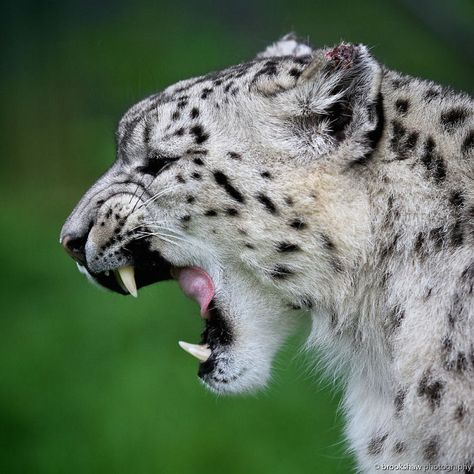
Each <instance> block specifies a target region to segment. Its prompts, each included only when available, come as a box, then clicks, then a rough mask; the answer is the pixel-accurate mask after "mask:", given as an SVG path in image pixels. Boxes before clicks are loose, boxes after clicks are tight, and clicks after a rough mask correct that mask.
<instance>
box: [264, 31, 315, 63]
mask: <svg viewBox="0 0 474 474" xmlns="http://www.w3.org/2000/svg"><path fill="white" fill-rule="evenodd" d="M312 52H313V48H312V47H311V46H310V45H309V44H307V43H304V42H302V41H300V40H299V39H298V38H297V37H296V35H295V34H294V33H288V34H286V35H285V36H283V38H281V39H279V40H278V41H277V42H276V43H273V44H271V45H270V46H268V47H267V49H266V50H265V51H262V52H261V53H258V54H257V58H258V59H262V58H272V57H278V56H295V57H299V56H307V55H309V54H311V53H312Z"/></svg>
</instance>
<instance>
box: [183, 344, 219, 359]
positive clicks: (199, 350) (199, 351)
mask: <svg viewBox="0 0 474 474" xmlns="http://www.w3.org/2000/svg"><path fill="white" fill-rule="evenodd" d="M178 344H179V347H181V349H183V350H185V351H186V352H187V353H188V354H191V355H192V356H194V357H196V358H197V359H199V360H200V361H201V362H206V360H207V359H209V357H210V355H211V349H209V347H208V346H207V345H202V346H201V345H198V344H189V342H184V341H179V342H178Z"/></svg>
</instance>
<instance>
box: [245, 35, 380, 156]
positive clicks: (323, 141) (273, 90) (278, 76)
mask: <svg viewBox="0 0 474 474" xmlns="http://www.w3.org/2000/svg"><path fill="white" fill-rule="evenodd" d="M302 59H303V58H300V59H298V60H292V59H291V58H289V59H285V60H283V59H282V60H281V62H280V63H279V65H278V70H277V72H276V73H275V74H272V75H268V74H266V75H262V77H260V76H259V77H258V79H257V80H256V81H255V82H254V84H253V90H254V91H255V92H256V93H259V94H262V95H263V96H265V97H266V98H267V102H266V105H267V106H268V109H267V110H268V112H267V113H268V114H272V115H273V117H272V118H271V119H270V123H271V126H272V128H273V130H274V133H273V135H274V136H273V137H272V140H278V142H279V145H280V144H283V145H284V147H285V148H287V149H288V151H289V152H290V154H294V153H295V152H296V153H297V154H298V155H299V156H305V157H308V156H311V157H315V156H317V157H319V156H321V155H325V154H328V153H330V152H334V151H336V150H337V151H338V152H339V151H341V152H343V151H344V149H346V150H347V154H348V156H350V157H351V159H352V160H361V159H362V158H363V157H364V156H366V155H367V153H370V151H371V150H372V149H373V148H374V146H375V142H376V141H378V139H379V138H380V135H381V131H382V128H383V107H382V104H381V95H380V84H381V76H382V72H381V67H380V65H379V64H378V63H377V62H376V61H375V60H374V59H373V57H372V56H371V55H370V53H369V51H368V49H367V48H366V47H365V46H363V45H357V46H356V45H350V44H341V45H339V46H337V47H335V48H331V49H326V50H318V51H315V52H314V53H313V54H312V56H311V57H310V58H304V61H302ZM296 69H297V72H298V74H296V73H295V70H296ZM290 76H293V77H290ZM275 115H277V116H275ZM267 120H268V116H267ZM276 134H278V136H276ZM339 154H340V153H339Z"/></svg>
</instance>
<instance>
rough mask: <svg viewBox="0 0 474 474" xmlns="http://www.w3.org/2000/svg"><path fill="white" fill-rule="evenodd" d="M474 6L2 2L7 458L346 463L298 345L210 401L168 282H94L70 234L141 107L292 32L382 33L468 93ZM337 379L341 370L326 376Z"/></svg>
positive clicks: (41, 466) (253, 467) (335, 469)
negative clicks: (126, 120)
mask: <svg viewBox="0 0 474 474" xmlns="http://www.w3.org/2000/svg"><path fill="white" fill-rule="evenodd" d="M473 4H474V2H472V1H471V0H453V1H449V2H446V1H441V0H440V1H426V0H424V1H421V0H420V1H415V0H414V1H409V0H403V1H402V0H398V1H396V0H391V1H378V0H372V1H353V2H341V1H337V0H333V1H330V2H328V1H315V0H312V1H306V2H303V1H301V0H293V1H292V2H291V3H290V2H283V1H281V0H276V1H273V2H268V3H264V2H261V1H249V0H246V1H238V0H234V1H232V2H230V1H229V2H213V1H211V0H203V1H200V2H192V1H190V0H188V1H175V2H169V3H165V2H150V3H147V2H143V1H134V2H122V1H117V2H112V1H104V2H100V1H96V2H94V1H92V0H83V1H81V2H79V1H77V2H71V1H62V2H59V1H54V2H53V1H49V2H48V1H43V2H41V1H36V2H35V1H16V2H10V3H9V2H7V3H4V4H3V6H2V15H1V20H0V21H1V28H0V35H1V37H0V44H1V48H2V54H1V57H0V63H1V65H2V74H1V77H0V85H1V91H2V107H1V128H0V130H1V132H0V133H1V137H0V138H1V140H0V156H1V164H0V171H1V174H0V202H1V221H0V222H1V229H0V256H1V267H2V272H1V277H0V278H1V286H0V288H1V290H0V291H1V292H2V294H1V299H2V306H1V315H0V473H6V474H13V473H28V474H29V473H48V474H49V473H68V474H75V473H81V474H84V473H108V472H110V473H124V474H125V473H126V474H131V473H139V474H141V473H187V472H192V473H206V474H212V473H222V472H225V473H245V474H252V473H272V474H278V473H282V474H283V473H345V472H348V471H350V470H351V468H352V467H353V461H352V460H351V458H350V456H347V455H346V454H345V446H344V443H343V435H342V428H341V426H342V421H343V420H342V415H341V413H340V412H339V411H338V403H339V400H340V397H339V393H338V391H337V390H336V389H334V388H333V387H332V385H331V383H330V382H328V380H327V379H324V378H322V377H321V374H320V373H319V372H318V371H317V370H316V369H314V367H315V360H316V358H315V357H313V356H304V355H302V354H301V353H300V351H299V349H298V346H299V345H301V342H302V341H303V340H304V336H305V334H304V332H302V333H301V334H299V335H297V336H295V338H293V339H292V341H290V343H289V344H288V345H287V346H286V347H285V348H284V350H283V351H282V352H281V353H280V354H279V356H278V359H277V361H276V364H275V375H274V378H273V381H272V384H271V386H270V388H269V389H268V390H267V391H265V392H263V393H259V394H257V395H250V396H239V397H216V396H215V395H212V394H210V393H208V392H207V391H205V389H204V388H203V387H202V386H201V385H200V383H199V381H198V379H197V377H196V370H197V363H196V362H195V361H194V360H193V359H191V358H190V357H189V356H187V355H186V354H185V353H184V352H182V351H181V350H180V349H179V348H178V346H177V341H178V339H184V340H187V341H191V342H192V341H195V340H197V337H198V334H199V332H200V329H201V323H200V320H199V318H198V311H197V308H196V306H195V305H194V303H192V302H190V301H187V300H186V299H185V298H184V297H183V296H182V295H181V293H180V291H179V290H178V288H177V286H176V284H175V283H173V282H168V283H164V284H161V285H160V286H152V287H148V288H146V289H144V290H142V291H141V292H140V297H139V299H138V300H133V301H132V300H131V298H124V297H121V296H119V295H113V294H107V293H105V292H102V291H100V290H98V289H96V288H94V287H93V286H91V285H89V284H88V283H87V282H86V280H85V278H83V277H82V276H81V275H80V274H79V273H78V272H77V271H76V269H75V266H74V264H73V262H72V261H71V260H70V259H69V258H68V257H67V256H66V255H65V253H64V252H63V251H62V250H61V248H60V246H59V244H58V236H59V230H60V228H61V225H62V223H63V221H64V219H65V218H66V216H67V215H68V213H69V211H70V210H71V209H72V207H73V206H74V204H75V203H76V202H77V200H78V199H79V197H80V196H81V194H82V193H83V192H84V191H85V190H86V189H87V187H88V186H89V185H90V184H92V182H93V181H94V180H95V179H96V178H97V177H98V175H99V174H100V173H101V172H103V171H104V169H105V168H106V167H107V166H108V165H109V164H110V163H111V162H112V160H113V158H114V140H113V133H114V127H115V124H116V122H117V120H118V118H119V117H120V115H121V113H123V112H124V111H125V110H126V109H127V107H128V106H130V105H131V104H132V103H133V102H135V101H136V100H138V99H139V98H141V97H143V96H145V95H148V94H150V93H152V92H154V91H156V90H159V89H160V88H163V87H164V86H166V85H168V84H170V83H173V82H175V81H177V80H179V79H183V78H187V77H191V76H194V75H198V74H202V73H206V72H208V71H210V70H215V69H219V68H222V67H225V66H227V65H231V64H234V63H237V62H240V61H244V60H247V59H250V58H252V56H253V55H254V54H255V53H256V52H257V51H259V50H261V49H263V48H264V47H265V46H266V45H267V43H269V42H272V41H273V40H275V39H277V38H278V37H279V36H281V35H282V34H284V33H286V32H288V31H291V30H294V31H296V32H298V33H299V34H300V35H302V36H303V37H309V38H311V41H312V43H313V44H314V45H316V46H323V45H332V44H335V43H337V42H339V41H340V40H346V41H352V42H363V43H366V44H368V45H369V46H370V47H371V48H372V51H373V53H374V55H375V56H376V57H377V58H379V59H380V60H381V61H382V62H384V63H385V64H386V65H388V66H389V67H393V68H395V69H400V70H402V71H404V72H407V73H410V74H413V75H420V76H423V77H427V78H430V79H433V80H436V81H439V82H441V83H444V84H450V85H452V86H453V87H455V88H457V89H464V90H467V91H469V92H472V76H473V53H472V51H473V50H474V48H473V36H472V19H473V18H474V7H473ZM329 378H330V377H329Z"/></svg>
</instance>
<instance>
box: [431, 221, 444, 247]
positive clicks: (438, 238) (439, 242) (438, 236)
mask: <svg viewBox="0 0 474 474" xmlns="http://www.w3.org/2000/svg"><path fill="white" fill-rule="evenodd" d="M444 235H445V231H444V228H443V227H435V228H434V229H431V230H430V239H431V240H432V241H433V242H434V244H435V248H436V250H441V248H442V247H443V240H444Z"/></svg>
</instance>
